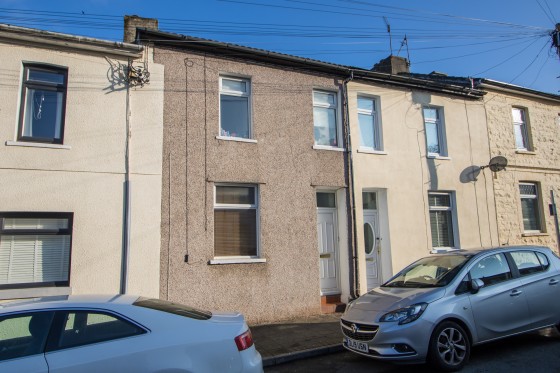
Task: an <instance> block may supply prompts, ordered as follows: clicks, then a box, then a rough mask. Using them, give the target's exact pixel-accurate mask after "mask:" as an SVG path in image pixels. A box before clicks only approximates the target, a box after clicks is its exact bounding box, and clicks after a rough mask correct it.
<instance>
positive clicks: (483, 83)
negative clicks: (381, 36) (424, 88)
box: [400, 73, 560, 102]
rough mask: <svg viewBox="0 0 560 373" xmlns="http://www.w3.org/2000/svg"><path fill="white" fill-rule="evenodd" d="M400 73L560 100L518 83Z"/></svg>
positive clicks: (424, 78)
mask: <svg viewBox="0 0 560 373" xmlns="http://www.w3.org/2000/svg"><path fill="white" fill-rule="evenodd" d="M400 75H402V76H408V77H411V78H416V79H420V80H423V81H427V82H441V83H444V84H452V85H459V86H464V87H471V88H474V89H482V90H489V89H490V90H496V91H501V92H503V93H510V94H517V95H521V96H527V97H531V98H540V99H546V100H551V101H555V102H560V95H556V94H553V93H547V92H541V91H537V90H534V89H530V88H525V87H521V86H518V85H514V84H510V83H504V82H500V81H497V80H492V79H486V78H471V77H463V76H447V75H444V74H439V73H431V74H418V73H408V74H400Z"/></svg>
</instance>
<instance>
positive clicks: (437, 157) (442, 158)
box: [426, 154, 451, 161]
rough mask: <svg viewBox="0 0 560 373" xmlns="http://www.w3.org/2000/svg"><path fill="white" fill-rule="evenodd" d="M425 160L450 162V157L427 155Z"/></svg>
mask: <svg viewBox="0 0 560 373" xmlns="http://www.w3.org/2000/svg"><path fill="white" fill-rule="evenodd" d="M426 158H429V159H439V160H442V161H450V160H451V157H446V156H442V155H437V154H428V155H427V156H426Z"/></svg>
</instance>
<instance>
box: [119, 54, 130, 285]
mask: <svg viewBox="0 0 560 373" xmlns="http://www.w3.org/2000/svg"><path fill="white" fill-rule="evenodd" d="M131 64H132V61H131V60H130V59H129V61H128V66H129V67H130V66H131ZM124 168H125V176H124V191H123V194H124V196H123V199H124V201H123V214H124V217H123V245H122V261H121V283H120V294H126V292H127V290H128V254H129V249H130V82H129V81H128V80H127V81H126V141H125V158H124Z"/></svg>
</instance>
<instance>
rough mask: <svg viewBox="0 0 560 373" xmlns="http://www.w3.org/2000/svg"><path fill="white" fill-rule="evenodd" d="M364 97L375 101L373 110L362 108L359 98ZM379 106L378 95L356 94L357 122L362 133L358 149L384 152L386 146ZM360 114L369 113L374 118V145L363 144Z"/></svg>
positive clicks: (359, 131)
mask: <svg viewBox="0 0 560 373" xmlns="http://www.w3.org/2000/svg"><path fill="white" fill-rule="evenodd" d="M360 99H363V100H370V101H371V102H373V110H366V109H360V107H359V100H360ZM379 106H380V98H379V97H377V96H371V95H367V94H361V93H359V94H358V95H357V96H356V113H357V118H358V121H357V124H358V133H359V134H360V146H359V147H358V150H361V151H366V152H367V151H370V152H371V151H373V152H383V151H384V148H383V127H382V124H381V112H380V110H379ZM360 114H362V115H368V116H371V117H372V118H373V147H370V146H364V145H362V140H363V139H362V135H361V130H360Z"/></svg>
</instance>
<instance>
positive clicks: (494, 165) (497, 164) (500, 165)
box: [480, 155, 508, 172]
mask: <svg viewBox="0 0 560 373" xmlns="http://www.w3.org/2000/svg"><path fill="white" fill-rule="evenodd" d="M507 164H508V161H507V158H506V157H503V156H501V155H497V156H495V157H492V159H490V162H489V163H488V166H482V167H480V168H481V169H483V168H486V167H488V168H489V169H490V171H492V172H498V171H502V170H503V169H505V168H506V166H507Z"/></svg>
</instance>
